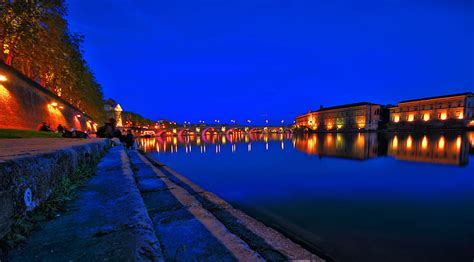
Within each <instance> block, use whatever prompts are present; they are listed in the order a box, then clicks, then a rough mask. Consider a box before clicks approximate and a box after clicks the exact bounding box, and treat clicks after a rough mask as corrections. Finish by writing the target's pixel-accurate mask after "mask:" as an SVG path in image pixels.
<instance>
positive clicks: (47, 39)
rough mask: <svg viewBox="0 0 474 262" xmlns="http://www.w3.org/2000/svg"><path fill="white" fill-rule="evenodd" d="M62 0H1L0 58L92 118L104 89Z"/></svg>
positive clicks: (98, 112)
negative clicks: (71, 28) (89, 64)
mask: <svg viewBox="0 0 474 262" xmlns="http://www.w3.org/2000/svg"><path fill="white" fill-rule="evenodd" d="M66 14H67V8H66V5H65V3H64V0H0V51H1V52H0V58H1V59H2V60H3V61H4V62H5V63H6V64H8V65H11V66H13V67H14V68H16V69H17V70H20V71H21V72H22V73H23V74H25V75H26V76H28V77H29V78H31V79H32V80H34V81H37V82H38V83H40V84H41V85H42V86H43V87H45V88H47V89H49V90H51V91H53V92H54V93H56V94H57V95H58V96H60V97H62V98H64V99H65V100H66V101H68V102H70V103H71V104H72V105H74V106H76V107H78V108H79V109H81V110H82V111H84V112H86V113H87V114H88V115H90V116H92V117H94V118H95V119H96V120H102V119H103V117H104V111H103V108H104V107H103V94H102V88H101V86H100V85H99V84H98V83H97V81H96V79H95V77H94V75H93V73H92V71H91V70H90V68H89V66H88V65H87V62H86V61H85V60H84V58H83V51H82V50H81V44H82V43H83V41H84V37H83V36H82V35H80V34H77V33H71V32H70V31H69V29H68V23H67V20H66V19H65V16H66Z"/></svg>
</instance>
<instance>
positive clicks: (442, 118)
mask: <svg viewBox="0 0 474 262" xmlns="http://www.w3.org/2000/svg"><path fill="white" fill-rule="evenodd" d="M446 118H448V114H447V113H446V112H444V113H441V114H440V116H439V119H441V120H446Z"/></svg>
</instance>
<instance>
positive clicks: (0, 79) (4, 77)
mask: <svg viewBox="0 0 474 262" xmlns="http://www.w3.org/2000/svg"><path fill="white" fill-rule="evenodd" d="M6 81H8V78H7V77H6V76H4V75H0V82H6Z"/></svg>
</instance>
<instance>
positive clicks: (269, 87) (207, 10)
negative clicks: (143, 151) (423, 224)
mask: <svg viewBox="0 0 474 262" xmlns="http://www.w3.org/2000/svg"><path fill="white" fill-rule="evenodd" d="M68 5H69V21H70V26H71V28H72V30H73V31H75V32H80V33H82V34H84V35H85V37H86V42H85V44H84V50H85V55H86V59H87V61H88V62H89V64H90V66H91V68H92V70H93V71H94V73H95V75H96V77H97V79H98V81H99V82H100V83H101V84H102V86H103V89H104V93H105V97H107V98H108V97H112V98H114V99H115V100H116V101H117V102H119V103H120V104H121V105H122V107H123V108H124V109H125V110H131V111H135V112H137V113H140V114H142V115H144V116H145V117H148V118H151V119H154V120H158V119H171V120H176V121H179V122H181V121H185V120H186V121H193V122H197V121H198V120H201V119H202V120H207V121H213V120H214V119H220V120H221V121H226V122H227V121H229V120H230V119H236V120H238V121H244V120H245V119H252V120H253V121H254V123H263V121H264V120H265V119H269V120H270V121H272V122H274V123H276V122H277V121H280V120H281V119H284V120H285V121H287V122H290V121H291V122H292V121H293V120H294V117H295V116H296V115H298V114H301V113H304V112H307V111H309V110H312V109H317V108H319V105H325V106H331V105H338V104H344V103H353V102H361V101H368V102H374V103H384V104H385V103H396V102H397V101H400V100H405V99H411V98H418V97H426V96H435V95H443V94H450V93H457V92H466V91H473V89H474V88H473V87H474V1H471V0H464V1H463V0H431V1H429V0H398V1H396V0H393V1H388V0H359V1H343V0H326V1H321V0H298V1H290V0H203V1H196V0H168V1H165V0H162V1H156V0H148V1H146V0H142V1H138V0H136V1H134V0H68Z"/></svg>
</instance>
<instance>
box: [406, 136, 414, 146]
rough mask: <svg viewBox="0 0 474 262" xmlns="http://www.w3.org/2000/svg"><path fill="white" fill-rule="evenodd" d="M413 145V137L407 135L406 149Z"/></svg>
mask: <svg viewBox="0 0 474 262" xmlns="http://www.w3.org/2000/svg"><path fill="white" fill-rule="evenodd" d="M412 146H413V139H412V138H411V136H408V138H407V149H411V148H412Z"/></svg>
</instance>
